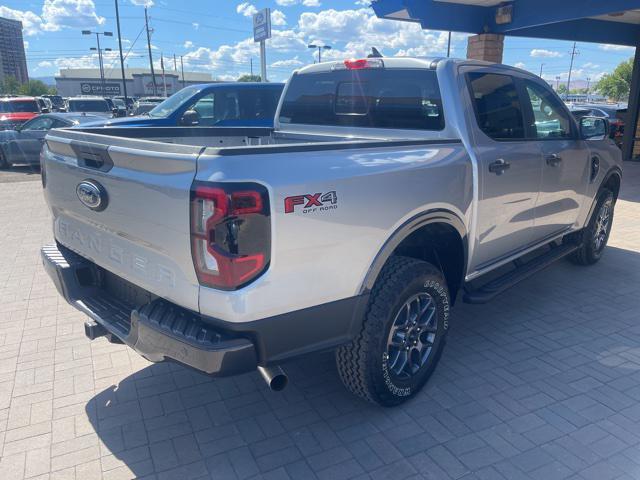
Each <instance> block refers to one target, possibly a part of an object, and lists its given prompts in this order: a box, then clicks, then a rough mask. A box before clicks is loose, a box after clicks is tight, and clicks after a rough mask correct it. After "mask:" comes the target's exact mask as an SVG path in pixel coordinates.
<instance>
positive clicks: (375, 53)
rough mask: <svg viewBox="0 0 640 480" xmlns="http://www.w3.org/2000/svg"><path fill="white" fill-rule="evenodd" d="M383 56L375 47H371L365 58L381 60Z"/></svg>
mask: <svg viewBox="0 0 640 480" xmlns="http://www.w3.org/2000/svg"><path fill="white" fill-rule="evenodd" d="M382 57H383V55H382V54H381V53H380V51H379V50H378V49H377V48H376V47H371V53H370V54H369V55H367V58H382Z"/></svg>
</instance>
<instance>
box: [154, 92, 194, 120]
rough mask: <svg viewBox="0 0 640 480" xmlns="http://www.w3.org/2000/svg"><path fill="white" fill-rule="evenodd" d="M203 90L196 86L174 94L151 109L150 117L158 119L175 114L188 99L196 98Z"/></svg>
mask: <svg viewBox="0 0 640 480" xmlns="http://www.w3.org/2000/svg"><path fill="white" fill-rule="evenodd" d="M201 89H202V88H201V87H196V86H193V87H186V88H183V89H182V90H180V91H179V92H176V93H174V94H173V95H171V96H170V97H169V98H167V99H166V100H164V101H163V102H161V103H159V104H158V105H156V106H155V107H154V108H153V109H151V111H150V112H149V116H150V117H156V118H166V117H168V116H169V115H171V114H172V113H173V112H175V111H176V109H178V108H179V107H180V106H181V105H182V104H183V103H184V102H185V101H186V100H187V99H189V98H191V97H192V96H194V95H195V94H196V93H198V92H199V91H200V90H201Z"/></svg>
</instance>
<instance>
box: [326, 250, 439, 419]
mask: <svg viewBox="0 0 640 480" xmlns="http://www.w3.org/2000/svg"><path fill="white" fill-rule="evenodd" d="M421 293H427V294H428V295H429V296H430V297H431V298H432V300H433V303H434V305H435V306H436V311H435V315H436V317H435V318H436V322H437V323H436V329H437V330H436V333H435V339H434V340H433V346H432V347H431V351H430V353H429V355H428V357H426V362H425V363H424V364H423V365H422V366H421V367H420V369H419V370H417V372H416V373H415V374H414V375H413V377H410V378H408V379H406V380H405V379H401V378H397V377H395V376H394V375H393V374H392V372H390V371H389V365H388V362H387V359H388V358H389V357H388V354H387V341H388V337H389V333H390V330H391V328H392V327H393V326H394V321H395V319H396V315H398V312H399V311H400V309H401V308H402V307H403V306H404V305H405V303H406V302H407V301H408V300H409V299H410V298H412V296H415V295H417V294H418V295H419V294H421ZM449 305H450V300H449V290H448V288H447V283H446V281H445V278H444V275H443V274H442V272H441V271H440V270H439V269H438V268H436V267H435V266H433V265H431V264H430V263H427V262H424V261H421V260H416V259H414V258H408V257H400V256H394V257H391V258H390V259H389V261H388V262H387V264H386V265H385V266H384V268H383V269H382V271H381V273H380V276H379V277H378V279H377V281H376V283H375V285H374V287H373V290H372V292H371V296H370V298H369V303H368V306H367V310H366V313H365V318H364V321H363V324H362V330H361V331H360V333H359V334H358V336H357V337H356V338H355V339H354V340H353V341H351V342H350V343H348V344H346V345H344V346H341V347H339V348H338V349H337V350H336V364H337V367H338V373H339V375H340V378H341V380H342V382H343V383H344V385H345V387H346V388H347V389H348V390H350V391H351V392H352V393H354V394H355V395H358V396H359V397H362V398H363V399H365V400H367V401H369V402H372V403H376V404H379V405H382V406H385V407H390V406H395V405H399V404H401V403H402V402H404V401H406V400H408V399H409V398H411V397H412V396H413V395H415V394H416V393H417V392H418V391H420V389H421V388H422V386H423V385H424V384H425V383H426V381H427V380H428V379H429V377H430V376H431V374H432V373H433V371H434V369H435V367H436V365H437V363H438V360H439V358H440V355H441V353H442V348H443V347H444V344H445V340H446V334H447V331H448V328H449V309H450V306H449Z"/></svg>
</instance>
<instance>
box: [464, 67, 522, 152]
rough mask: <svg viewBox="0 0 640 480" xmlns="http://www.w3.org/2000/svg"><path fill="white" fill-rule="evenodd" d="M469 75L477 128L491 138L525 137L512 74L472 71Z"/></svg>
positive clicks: (516, 138) (518, 99)
mask: <svg viewBox="0 0 640 480" xmlns="http://www.w3.org/2000/svg"><path fill="white" fill-rule="evenodd" d="M468 78H469V88H470V90H471V99H472V101H473V103H474V109H475V112H476V120H477V122H478V127H480V130H482V131H483V132H484V133H485V134H486V135H487V136H488V137H491V138H493V139H494V140H519V139H524V137H525V135H524V119H523V116H522V106H521V104H520V98H519V96H518V89H517V87H516V84H515V81H514V79H513V77H511V76H509V75H503V74H497V73H481V72H471V73H469V74H468Z"/></svg>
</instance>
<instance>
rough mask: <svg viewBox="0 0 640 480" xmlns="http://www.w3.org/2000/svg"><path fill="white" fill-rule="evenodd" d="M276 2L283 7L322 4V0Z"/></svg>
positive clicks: (285, 0) (284, 0) (279, 0)
mask: <svg viewBox="0 0 640 480" xmlns="http://www.w3.org/2000/svg"><path fill="white" fill-rule="evenodd" d="M276 3H277V4H278V5H280V6H281V7H291V6H293V5H299V4H302V5H304V6H305V7H319V6H320V5H322V4H321V3H320V0H276Z"/></svg>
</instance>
